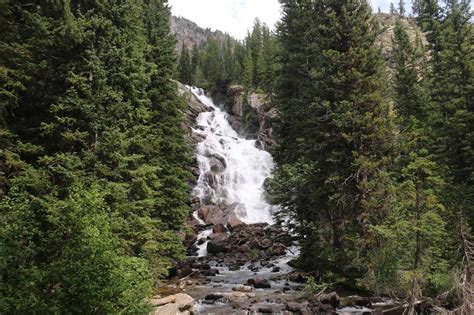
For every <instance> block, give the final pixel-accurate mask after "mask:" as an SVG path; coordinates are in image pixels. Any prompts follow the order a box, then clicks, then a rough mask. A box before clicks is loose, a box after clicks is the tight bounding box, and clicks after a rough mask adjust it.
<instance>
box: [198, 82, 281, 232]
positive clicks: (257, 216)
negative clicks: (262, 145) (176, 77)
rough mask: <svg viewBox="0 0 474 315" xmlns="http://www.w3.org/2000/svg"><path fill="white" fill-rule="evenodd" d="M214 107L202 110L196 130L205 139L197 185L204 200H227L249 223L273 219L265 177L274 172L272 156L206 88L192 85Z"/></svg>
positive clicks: (226, 203)
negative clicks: (242, 130) (242, 131)
mask: <svg viewBox="0 0 474 315" xmlns="http://www.w3.org/2000/svg"><path fill="white" fill-rule="evenodd" d="M190 90H191V91H192V92H193V93H194V95H195V96H196V97H197V98H198V99H199V100H200V101H201V102H202V103H203V104H204V105H207V106H208V107H210V108H211V109H212V111H209V112H204V113H201V114H200V115H199V117H198V119H197V123H198V126H199V128H198V129H196V130H194V132H196V133H198V134H201V135H202V136H204V137H205V139H204V140H203V141H202V142H201V143H199V144H198V145H197V161H198V164H199V170H200V176H199V179H198V182H197V185H196V187H195V189H194V195H195V196H197V197H198V198H199V199H200V201H201V204H216V205H220V204H223V205H224V206H227V207H229V206H231V207H232V208H233V209H235V210H234V211H235V213H236V214H237V216H238V217H239V218H240V219H241V220H242V221H243V222H245V223H247V224H252V223H261V222H266V223H272V221H273V219H272V214H271V209H272V206H271V205H270V204H269V203H268V202H267V201H266V200H265V197H264V187H263V184H264V181H265V179H266V178H267V177H268V176H270V174H271V172H272V170H273V167H274V163H273V159H272V156H271V155H270V154H269V153H268V152H266V151H264V150H260V149H258V148H257V147H256V146H255V144H256V140H247V139H245V138H243V137H241V136H239V135H238V134H237V132H236V131H235V130H234V129H233V128H232V127H231V126H230V124H229V122H228V121H227V119H226V116H227V114H226V113H225V112H224V111H223V110H221V109H220V108H219V107H218V106H216V105H215V104H214V103H213V101H212V100H211V99H210V98H209V97H207V96H206V95H205V94H204V92H203V90H202V89H198V88H190Z"/></svg>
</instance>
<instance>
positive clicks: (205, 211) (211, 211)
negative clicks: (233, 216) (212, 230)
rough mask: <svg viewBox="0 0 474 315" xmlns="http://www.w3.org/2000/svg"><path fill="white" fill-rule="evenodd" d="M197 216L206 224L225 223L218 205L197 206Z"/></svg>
mask: <svg viewBox="0 0 474 315" xmlns="http://www.w3.org/2000/svg"><path fill="white" fill-rule="evenodd" d="M198 216H199V218H200V219H201V220H203V221H204V222H205V223H206V224H219V223H220V224H224V223H226V220H225V216H224V212H223V211H222V209H221V208H220V207H218V206H203V207H201V208H199V210H198Z"/></svg>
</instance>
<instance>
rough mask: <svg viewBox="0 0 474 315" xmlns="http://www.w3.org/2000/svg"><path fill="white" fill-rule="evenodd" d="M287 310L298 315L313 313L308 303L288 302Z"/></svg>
mask: <svg viewBox="0 0 474 315" xmlns="http://www.w3.org/2000/svg"><path fill="white" fill-rule="evenodd" d="M286 310H287V311H290V312H292V313H297V314H305V315H306V314H311V311H310V310H309V307H308V302H303V303H297V302H288V303H286Z"/></svg>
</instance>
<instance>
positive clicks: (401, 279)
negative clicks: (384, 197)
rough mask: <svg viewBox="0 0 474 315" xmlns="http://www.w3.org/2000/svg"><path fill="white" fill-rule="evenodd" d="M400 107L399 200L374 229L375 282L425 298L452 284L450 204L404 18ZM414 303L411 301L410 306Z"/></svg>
mask: <svg viewBox="0 0 474 315" xmlns="http://www.w3.org/2000/svg"><path fill="white" fill-rule="evenodd" d="M393 47H394V54H393V58H394V61H395V76H394V81H395V82H394V92H395V97H394V100H395V110H396V111H397V114H398V123H399V129H400V134H399V138H398V140H399V142H400V145H399V147H400V155H399V157H398V159H397V162H398V163H397V164H398V165H397V166H398V169H399V170H397V173H399V174H400V175H399V178H398V179H397V183H399V184H398V187H397V195H398V196H397V203H396V206H394V209H393V210H392V211H391V213H390V215H389V216H388V217H387V219H386V221H384V222H382V223H381V224H380V225H378V226H375V227H374V231H375V234H376V235H377V237H376V239H378V240H379V241H380V242H381V243H380V244H379V245H380V246H378V248H377V249H376V250H375V251H373V252H372V254H371V255H372V263H371V264H370V265H371V266H373V267H372V268H371V271H370V273H369V277H368V278H370V276H372V277H373V278H372V281H369V283H371V286H372V287H373V289H375V290H376V291H378V292H383V293H388V292H397V294H399V295H405V296H408V297H410V301H411V302H413V301H414V299H415V298H420V296H419V294H420V291H422V292H430V293H432V294H437V293H439V292H441V290H444V289H447V288H448V287H449V276H448V275H447V272H448V264H447V261H446V259H445V257H444V253H445V251H446V249H447V245H446V243H445V242H443V240H446V238H447V232H446V221H445V217H446V216H445V207H444V205H443V203H442V198H441V192H442V190H443V188H444V181H443V179H442V177H441V176H440V167H439V166H438V165H437V164H436V162H435V161H434V159H433V156H432V154H430V153H429V151H428V150H427V148H429V143H430V141H429V135H430V134H431V132H430V128H429V125H428V123H429V118H428V113H429V111H430V110H431V108H430V106H429V103H430V100H429V97H428V94H427V93H426V91H425V89H426V86H425V85H424V81H425V80H426V78H425V79H424V80H423V76H421V75H420V71H421V70H420V63H419V59H420V56H419V52H418V49H417V48H415V47H414V46H413V44H412V43H411V42H410V39H409V36H408V33H407V31H406V29H405V27H404V25H403V23H402V22H401V20H400V19H398V20H397V22H396V25H395V31H394V38H393ZM412 306H413V303H410V307H412Z"/></svg>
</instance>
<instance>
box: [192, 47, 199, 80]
mask: <svg viewBox="0 0 474 315" xmlns="http://www.w3.org/2000/svg"><path fill="white" fill-rule="evenodd" d="M200 61H201V55H200V52H199V48H198V46H197V45H196V44H194V45H193V51H192V53H191V73H192V78H193V79H192V84H193V85H196V84H197V71H198V67H199V64H200Z"/></svg>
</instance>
